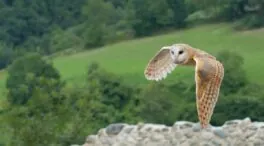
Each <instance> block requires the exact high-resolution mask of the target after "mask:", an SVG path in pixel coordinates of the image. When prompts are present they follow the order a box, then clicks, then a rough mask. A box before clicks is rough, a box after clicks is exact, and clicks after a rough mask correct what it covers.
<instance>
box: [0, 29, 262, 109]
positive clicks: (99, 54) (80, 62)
mask: <svg viewBox="0 0 264 146" xmlns="http://www.w3.org/2000/svg"><path fill="white" fill-rule="evenodd" d="M263 32H264V30H261V29H260V30H253V31H244V32H236V31H233V30H232V28H231V25H229V24H213V25H203V26H199V27H195V28H191V29H186V30H181V31H175V32H171V33H167V34H163V35H159V36H153V37H147V38H142V39H135V40H130V41H124V42H121V43H117V44H113V45H108V46H106V47H102V48H99V49H96V50H92V51H86V52H81V53H77V54H74V55H70V56H60V57H56V58H54V60H53V63H54V65H55V67H56V68H57V69H58V70H59V71H60V73H61V75H62V78H63V79H66V80H68V81H69V82H70V83H76V84H81V83H83V82H84V81H85V79H84V77H85V75H86V71H87V66H88V65H89V63H91V62H92V61H96V62H98V63H99V64H100V65H101V66H102V67H103V68H105V69H106V70H107V71H110V72H113V73H116V74H118V75H120V76H124V77H125V80H126V81H127V82H130V83H132V84H143V83H145V82H147V81H146V80H145V79H144V75H143V72H144V69H145V66H146V64H147V63H148V61H149V59H150V58H151V57H152V56H153V55H154V54H156V52H157V51H158V50H159V49H160V48H161V47H162V46H164V45H168V44H173V43H188V44H190V45H192V46H193V47H197V48H200V49H203V50H206V51H208V52H209V53H211V54H213V55H215V54H216V53H217V52H218V51H220V50H224V49H229V50H232V51H236V52H238V53H239V54H241V55H242V56H243V57H244V59H245V64H244V68H245V69H246V70H247V75H248V77H249V79H250V80H251V81H253V82H257V83H261V84H263V83H264V78H262V74H263V73H264V69H263V68H264V63H262V59H263V58H264V48H262V46H264V39H263V38H264V33H263ZM193 71H194V69H193V68H189V67H178V68H177V69H176V70H175V71H174V72H173V73H172V74H171V75H170V76H168V78H167V79H166V80H165V81H164V82H172V81H174V80H177V79H184V80H186V81H187V80H190V81H193V82H194V74H193ZM0 76H1V80H0V90H1V91H2V92H3V91H4V84H5V79H6V77H7V75H6V72H5V71H2V72H0ZM0 106H1V105H0Z"/></svg>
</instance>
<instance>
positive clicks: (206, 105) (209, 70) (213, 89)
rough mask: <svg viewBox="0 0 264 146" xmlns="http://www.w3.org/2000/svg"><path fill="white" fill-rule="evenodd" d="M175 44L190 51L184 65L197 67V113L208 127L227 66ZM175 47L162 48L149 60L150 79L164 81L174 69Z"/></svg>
mask: <svg viewBox="0 0 264 146" xmlns="http://www.w3.org/2000/svg"><path fill="white" fill-rule="evenodd" d="M176 45H177V46H178V47H182V48H183V49H184V50H185V51H186V52H188V56H186V58H185V60H186V61H185V62H183V63H182V64H181V65H193V66H195V82H196V106H197V113H198V118H199V121H200V124H201V127H202V128H206V127H207V126H208V125H209V123H210V120H211V117H212V114H213V112H214V108H215V105H216V102H217V100H218V96H219V91H220V86H221V83H222V80H223V77H224V67H223V65H222V64H221V63H220V62H219V61H217V60H216V58H215V57H214V56H212V55H211V54H209V53H207V52H205V51H202V50H200V49H195V48H192V47H191V46H189V45H187V44H176ZM172 48H173V47H172V46H166V47H163V48H162V49H160V51H158V52H157V54H156V55H155V56H154V57H153V58H152V59H151V60H150V61H149V63H148V65H147V67H146V69H145V72H144V74H145V77H146V78H147V79H148V80H156V81H159V80H162V79H164V78H166V76H167V75H168V74H169V73H171V72H172V71H173V70H174V69H175V67H176V66H177V64H175V63H174V62H173V61H174V60H173V58H172V57H171V54H170V51H171V49H172Z"/></svg>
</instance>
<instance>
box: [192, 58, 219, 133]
mask: <svg viewBox="0 0 264 146" xmlns="http://www.w3.org/2000/svg"><path fill="white" fill-rule="evenodd" d="M193 59H194V60H195V62H196V67H195V81H196V106H197V112H198V117H199V121H200V123H201V126H202V127H203V128H205V127H206V126H208V125H209V122H210V120H211V116H212V114H213V111H214V108H215V104H216V102H217V100H218V95H219V91H220V86H221V83H222V80H223V77H224V67H223V65H222V64H221V63H220V62H219V61H217V60H216V59H215V58H214V57H211V56H210V55H208V54H199V55H195V56H194V58H193Z"/></svg>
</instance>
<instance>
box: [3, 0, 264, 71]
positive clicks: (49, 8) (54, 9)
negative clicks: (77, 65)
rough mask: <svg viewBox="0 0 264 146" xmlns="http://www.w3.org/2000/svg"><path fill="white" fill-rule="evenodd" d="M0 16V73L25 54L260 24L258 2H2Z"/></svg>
mask: <svg viewBox="0 0 264 146" xmlns="http://www.w3.org/2000/svg"><path fill="white" fill-rule="evenodd" d="M0 14H1V15H0V28H1V31H0V40H1V42H0V69H1V68H5V67H6V66H7V65H9V64H10V63H11V62H12V61H13V60H14V59H15V58H17V57H19V56H22V55H24V54H25V53H27V52H38V53H40V54H41V55H51V54H53V53H55V52H60V51H64V50H72V51H76V50H78V49H91V48H96V47H99V46H103V45H105V44H108V43H113V42H116V41H120V40H124V39H131V38H134V37H143V36H148V35H153V34H154V33H156V32H162V31H164V30H168V29H169V30H170V29H181V28H185V27H188V26H192V25H193V24H196V23H198V22H199V23H200V22H202V23H209V22H220V21H228V22H235V23H236V26H237V28H239V29H244V28H256V27H261V26H263V24H264V4H263V2H262V0H222V1H219V0H196V1H192V0H156V1H152V0H122V1H121V0H78V1H70V0H45V1H42V0H33V1H28V0H3V1H1V2H0Z"/></svg>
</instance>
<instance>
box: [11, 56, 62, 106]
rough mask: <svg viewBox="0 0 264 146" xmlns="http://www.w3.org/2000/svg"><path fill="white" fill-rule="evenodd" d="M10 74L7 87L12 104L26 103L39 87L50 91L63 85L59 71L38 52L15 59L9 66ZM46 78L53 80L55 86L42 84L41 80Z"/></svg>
mask: <svg viewBox="0 0 264 146" xmlns="http://www.w3.org/2000/svg"><path fill="white" fill-rule="evenodd" d="M8 74H9V76H8V78H7V81H6V88H7V89H8V95H7V98H8V101H9V102H10V103H11V104H25V103H26V102H27V101H28V99H30V98H31V97H32V94H33V91H34V89H35V88H37V87H41V88H45V89H46V91H47V92H48V93H50V92H51V90H59V89H60V87H61V86H62V83H61V82H60V81H59V80H60V75H59V73H58V71H57V70H56V69H55V68H53V66H52V65H51V64H48V63H47V62H46V61H44V60H43V59H42V58H41V56H40V55H39V54H37V53H29V54H27V55H25V56H23V57H20V58H18V59H17V60H15V61H14V62H13V63H12V65H11V66H10V67H9V68H8ZM45 79H50V80H52V82H54V84H55V85H54V86H55V88H54V86H53V87H49V86H42V85H41V82H43V81H45Z"/></svg>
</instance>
